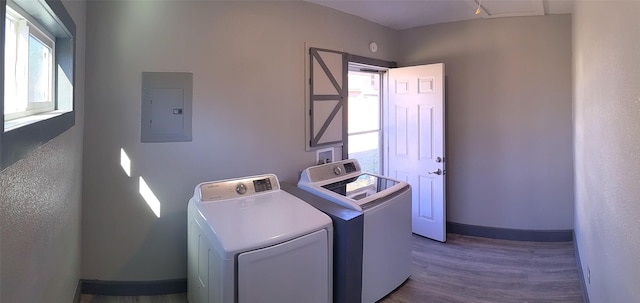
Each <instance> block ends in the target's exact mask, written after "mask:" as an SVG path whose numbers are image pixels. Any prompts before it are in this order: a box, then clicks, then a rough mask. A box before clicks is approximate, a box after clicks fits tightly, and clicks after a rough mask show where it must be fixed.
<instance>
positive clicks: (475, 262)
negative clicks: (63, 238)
mask: <svg viewBox="0 0 640 303" xmlns="http://www.w3.org/2000/svg"><path fill="white" fill-rule="evenodd" d="M447 237H448V238H447V243H440V242H436V241H432V240H429V239H426V238H422V237H420V236H416V235H414V236H413V241H412V242H413V273H412V275H411V277H410V278H409V280H407V282H405V283H404V284H403V285H402V286H400V287H399V288H398V289H396V290H395V291H394V292H393V293H391V294H389V295H388V296H387V297H385V298H383V299H382V300H381V301H380V302H383V303H413V302H420V303H422V302H429V303H431V302H437V303H440V302H442V303H456V302H461V303H462V302H464V303H470V302H474V303H475V302H478V303H485V302H486V303H510V302H514V303H515V302H518V303H521V302H584V299H583V297H582V289H581V286H580V282H579V278H578V269H577V266H576V260H575V255H574V251H573V243H571V242H561V243H557V242H555V243H540V242H520V241H507V240H495V239H486V238H477V237H470V236H462V235H457V234H448V235H447ZM186 302H187V299H186V295H185V294H176V295H167V296H145V297H106V296H95V295H82V298H81V303H186Z"/></svg>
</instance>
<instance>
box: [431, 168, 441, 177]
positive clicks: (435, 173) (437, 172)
mask: <svg viewBox="0 0 640 303" xmlns="http://www.w3.org/2000/svg"><path fill="white" fill-rule="evenodd" d="M428 174H430V175H438V176H439V175H442V169H439V168H438V170H436V171H433V172H429V173H428Z"/></svg>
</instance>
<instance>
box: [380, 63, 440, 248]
mask: <svg viewBox="0 0 640 303" xmlns="http://www.w3.org/2000/svg"><path fill="white" fill-rule="evenodd" d="M388 81H389V82H388V100H387V103H386V104H387V106H386V107H387V110H386V116H387V119H386V120H387V123H385V125H386V127H387V136H386V138H387V140H388V141H387V143H388V144H387V146H388V151H387V153H386V154H387V166H386V168H387V175H389V176H391V177H395V178H397V179H400V180H405V181H407V182H408V183H409V184H411V188H412V220H411V221H412V223H411V225H412V230H413V232H414V233H416V234H418V235H421V236H425V237H428V238H431V239H434V240H438V241H442V242H444V241H445V240H446V207H445V205H446V204H445V178H444V174H445V165H444V159H445V153H444V152H445V151H444V64H443V63H438V64H430V65H421V66H411V67H403V68H395V69H390V70H389V77H388Z"/></svg>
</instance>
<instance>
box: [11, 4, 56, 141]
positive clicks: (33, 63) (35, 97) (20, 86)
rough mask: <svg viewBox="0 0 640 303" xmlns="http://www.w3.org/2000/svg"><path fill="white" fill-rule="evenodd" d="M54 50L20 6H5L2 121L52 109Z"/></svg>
mask: <svg viewBox="0 0 640 303" xmlns="http://www.w3.org/2000/svg"><path fill="white" fill-rule="evenodd" d="M18 11H20V12H18ZM54 54H55V42H54V41H53V37H52V35H51V34H49V33H48V32H47V31H46V30H45V29H44V28H43V27H42V26H40V25H38V24H37V23H36V21H35V20H33V19H32V18H31V16H29V15H28V14H26V13H25V12H24V11H22V10H21V9H20V8H19V7H17V6H11V5H9V6H7V12H6V16H5V35H4V62H5V63H4V66H5V68H4V120H5V122H7V121H11V120H15V119H17V118H22V117H26V116H30V115H33V114H38V113H42V112H46V111H52V110H54V109H55V103H54V99H53V97H54V95H55V94H54V85H53V84H54V83H53V79H54V73H53V71H54V68H53V67H54ZM7 128H10V127H5V131H7V130H8V129H7Z"/></svg>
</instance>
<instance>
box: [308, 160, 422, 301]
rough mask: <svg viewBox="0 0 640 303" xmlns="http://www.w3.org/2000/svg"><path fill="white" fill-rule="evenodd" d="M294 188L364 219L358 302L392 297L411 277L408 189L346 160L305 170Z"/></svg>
mask: <svg viewBox="0 0 640 303" xmlns="http://www.w3.org/2000/svg"><path fill="white" fill-rule="evenodd" d="M298 187H299V188H301V189H304V190H306V191H308V192H310V193H312V194H315V195H317V196H320V197H322V198H325V199H327V200H329V201H332V202H334V203H337V204H339V205H342V206H344V207H347V208H349V209H353V210H356V211H361V212H363V214H364V227H363V248H362V302H366V303H371V302H376V301H378V300H380V299H382V298H383V297H384V296H386V295H387V294H389V293H390V292H392V291H393V290H394V289H396V288H397V287H398V286H400V285H401V284H402V283H403V282H404V281H406V280H407V279H408V278H409V276H410V275H411V187H410V185H409V184H408V183H406V182H402V181H399V180H394V179H390V178H387V177H383V176H378V175H374V174H369V173H362V171H361V170H360V164H359V163H358V160H355V159H349V160H342V161H338V162H335V163H329V164H323V165H317V166H312V167H309V168H307V169H305V170H304V171H303V172H302V174H301V176H300V181H298Z"/></svg>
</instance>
